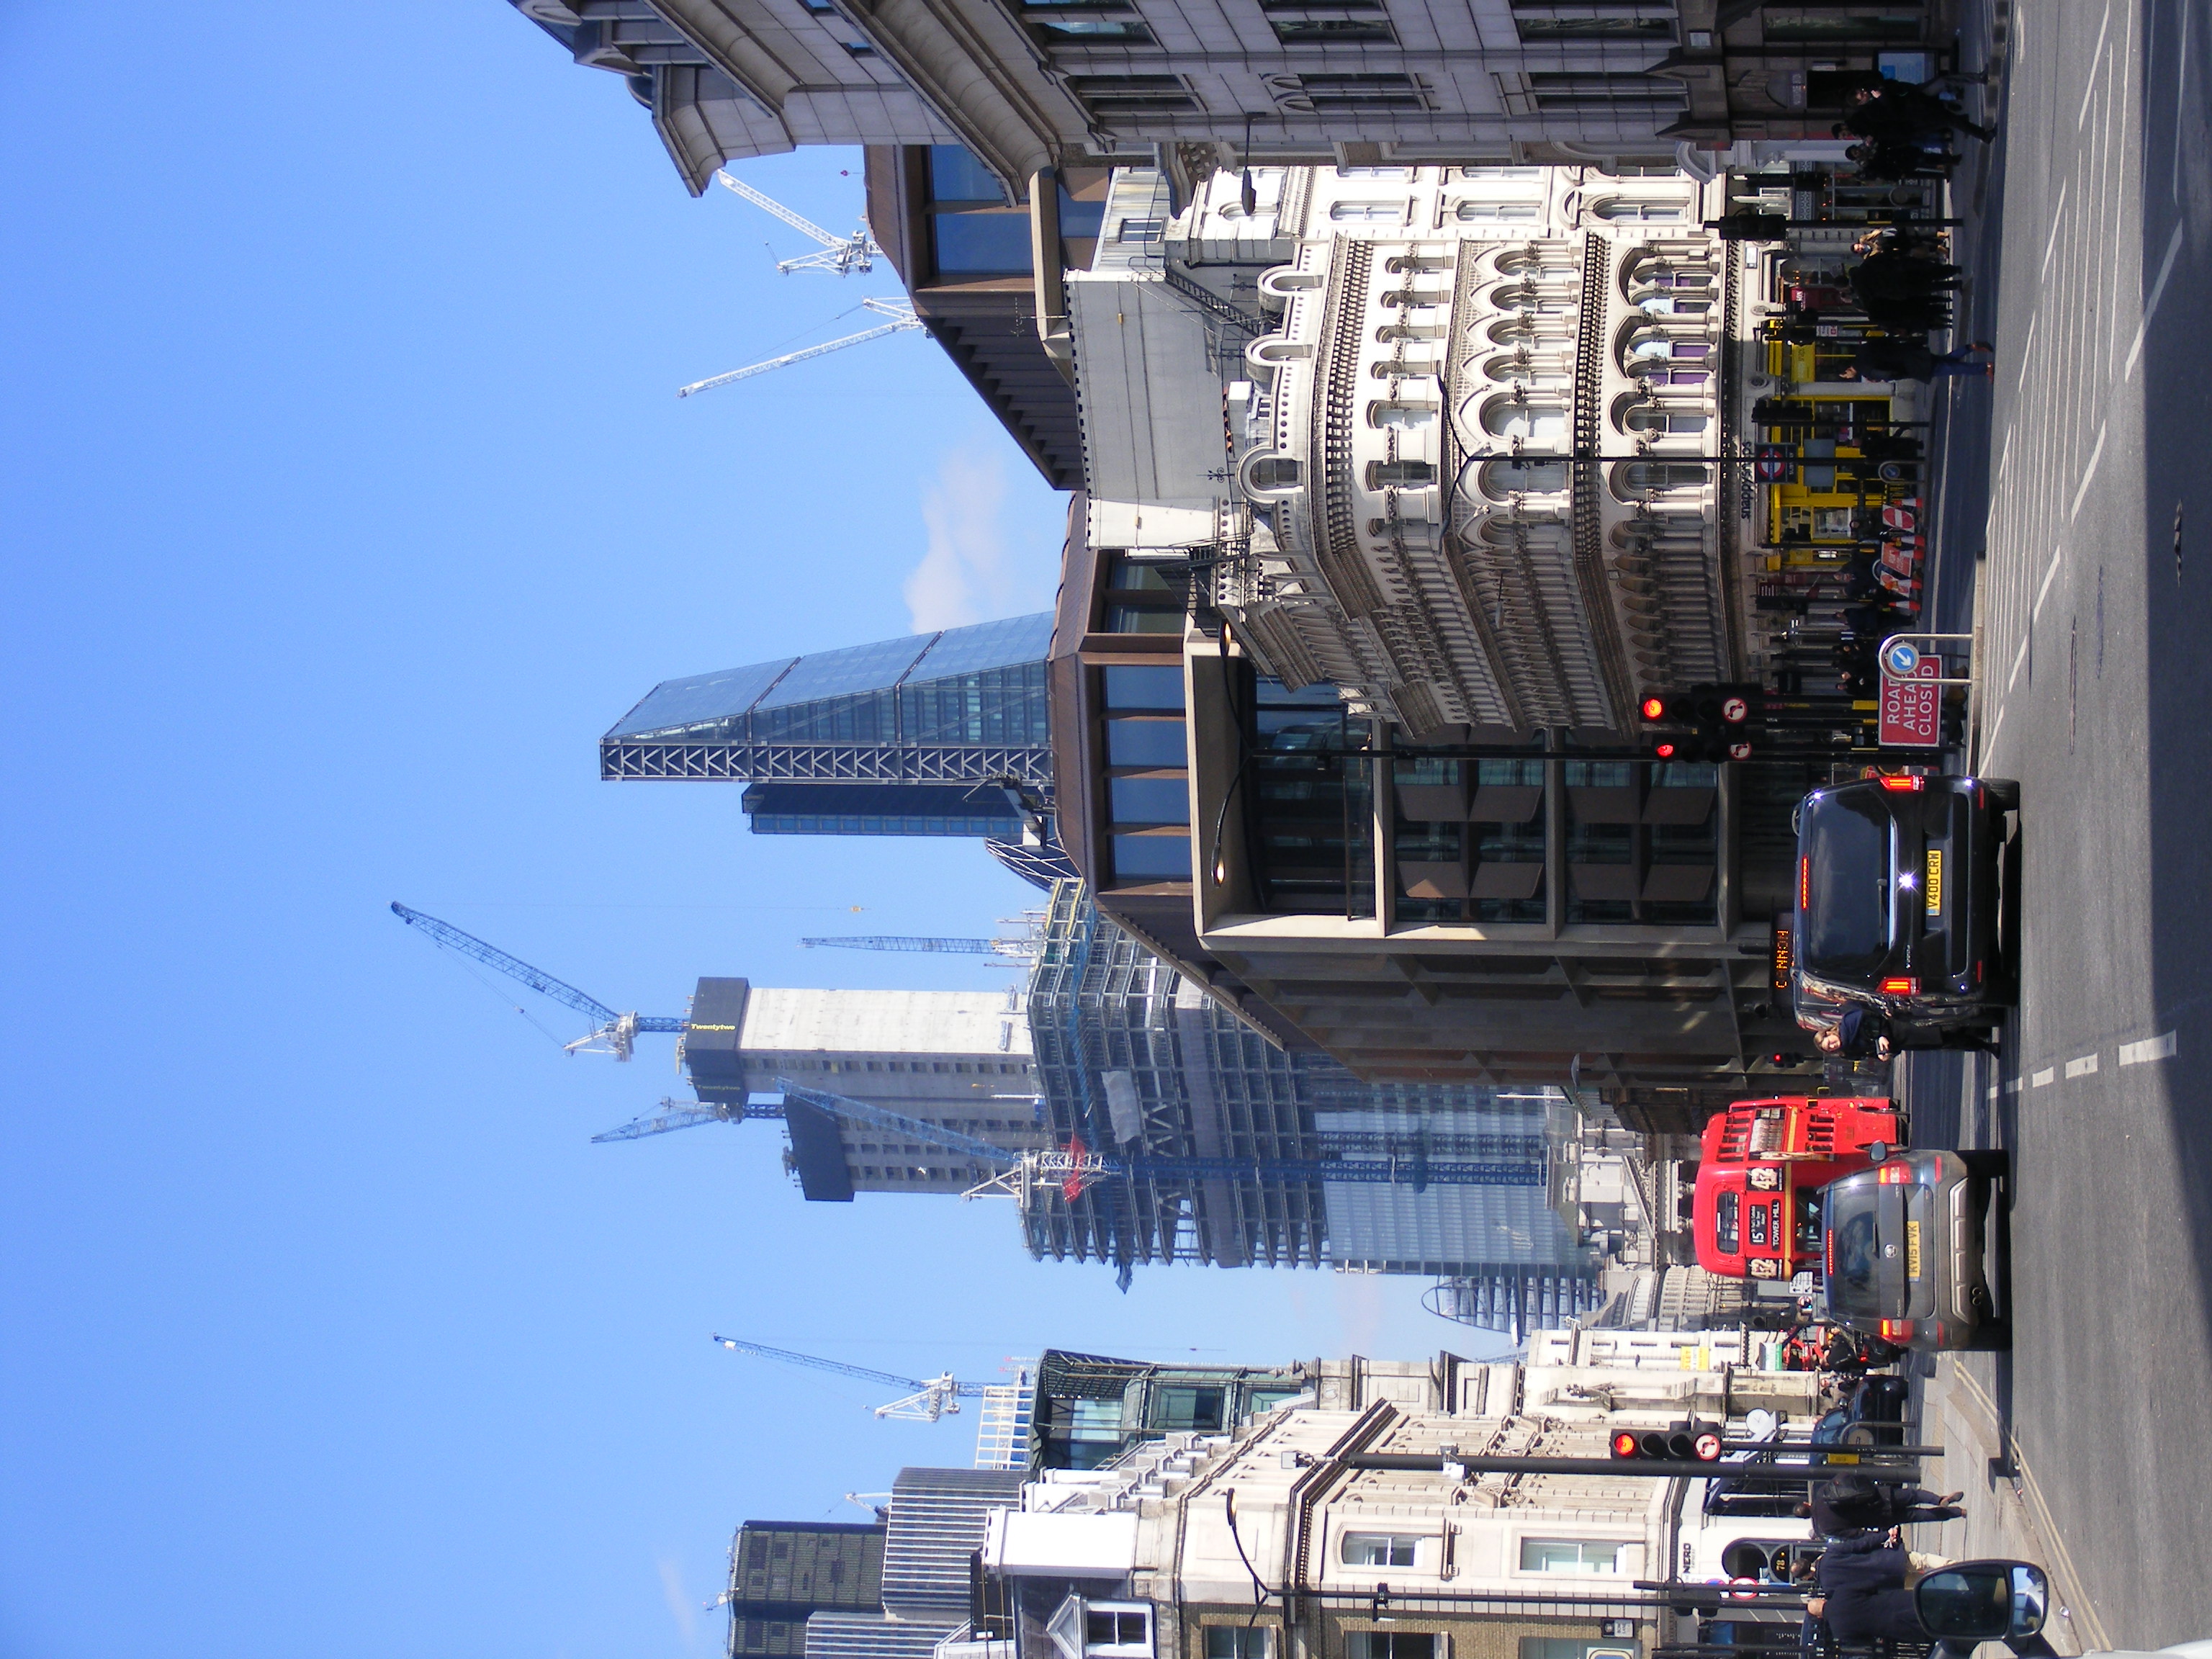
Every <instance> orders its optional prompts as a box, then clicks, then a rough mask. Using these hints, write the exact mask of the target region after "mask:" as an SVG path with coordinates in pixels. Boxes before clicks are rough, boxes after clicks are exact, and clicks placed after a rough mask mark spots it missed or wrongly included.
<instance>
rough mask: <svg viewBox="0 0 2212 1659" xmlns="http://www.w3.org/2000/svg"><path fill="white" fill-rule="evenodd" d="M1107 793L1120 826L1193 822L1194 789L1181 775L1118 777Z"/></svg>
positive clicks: (1109, 785) (1115, 820)
mask: <svg viewBox="0 0 2212 1659" xmlns="http://www.w3.org/2000/svg"><path fill="white" fill-rule="evenodd" d="M1106 793H1107V805H1108V806H1109V808H1110V809H1111V810H1112V811H1113V814H1114V822H1115V823H1189V822H1190V785H1189V783H1188V781H1187V780H1186V779H1185V778H1184V776H1183V775H1182V773H1180V772H1175V773H1163V774H1159V775H1136V776H1130V777H1117V778H1115V779H1113V780H1111V781H1109V783H1108V785H1107V787H1106Z"/></svg>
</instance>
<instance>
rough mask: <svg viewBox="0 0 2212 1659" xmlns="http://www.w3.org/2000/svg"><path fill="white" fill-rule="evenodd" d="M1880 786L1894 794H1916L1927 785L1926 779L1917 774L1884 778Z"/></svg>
mask: <svg viewBox="0 0 2212 1659" xmlns="http://www.w3.org/2000/svg"><path fill="white" fill-rule="evenodd" d="M1881 787H1883V788H1885V789H1887V790H1889V791H1891V792H1892V793H1896V794H1915V795H1917V794H1918V793H1920V792H1921V791H1922V790H1923V789H1925V788H1926V787H1928V780H1927V779H1925V778H1923V777H1921V776H1920V775H1918V774H1917V773H1916V774H1913V775H1911V776H1908V777H1902V778H1884V779H1883V780H1882V781H1881Z"/></svg>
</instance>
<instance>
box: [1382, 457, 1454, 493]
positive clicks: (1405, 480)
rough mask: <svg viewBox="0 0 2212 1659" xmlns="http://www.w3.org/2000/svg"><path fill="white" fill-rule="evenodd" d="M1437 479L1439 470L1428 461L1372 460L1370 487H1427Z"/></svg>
mask: <svg viewBox="0 0 2212 1659" xmlns="http://www.w3.org/2000/svg"><path fill="white" fill-rule="evenodd" d="M1436 481H1437V470H1436V468H1435V467H1434V466H1433V465H1431V464H1430V463H1428V462H1427V461H1370V462H1368V463H1367V487H1368V488H1369V489H1427V488H1428V487H1429V486H1430V485H1431V484H1432V483H1436Z"/></svg>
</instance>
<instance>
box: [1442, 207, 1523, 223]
mask: <svg viewBox="0 0 2212 1659" xmlns="http://www.w3.org/2000/svg"><path fill="white" fill-rule="evenodd" d="M1452 212H1453V213H1454V215H1455V216H1457V218H1458V219H1459V221H1460V222H1461V223H1462V224H1468V225H1508V224H1526V223H1529V222H1533V221H1534V220H1535V219H1538V218H1540V217H1541V214H1540V213H1539V212H1538V210H1537V207H1536V204H1534V202H1462V203H1460V204H1458V205H1457V206H1455V208H1453V209H1452Z"/></svg>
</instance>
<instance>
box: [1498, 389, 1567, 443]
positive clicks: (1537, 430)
mask: <svg viewBox="0 0 2212 1659" xmlns="http://www.w3.org/2000/svg"><path fill="white" fill-rule="evenodd" d="M1482 429H1483V430H1484V431H1485V432H1487V433H1489V434H1490V435H1492V437H1494V438H1508V439H1510V438H1518V439H1520V440H1521V441H1522V442H1523V443H1525V444H1538V445H1549V444H1556V443H1558V442H1559V441H1560V440H1562V439H1564V438H1565V436H1566V435H1567V411H1566V410H1565V408H1564V407H1563V406H1562V405H1560V404H1547V403H1541V402H1537V401H1535V400H1534V399H1531V400H1528V401H1526V402H1520V403H1516V402H1515V401H1514V400H1513V399H1512V398H1492V399H1491V400H1490V401H1489V402H1488V403H1486V404H1484V405H1483V407H1482Z"/></svg>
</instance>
